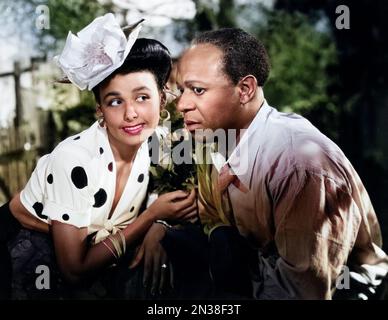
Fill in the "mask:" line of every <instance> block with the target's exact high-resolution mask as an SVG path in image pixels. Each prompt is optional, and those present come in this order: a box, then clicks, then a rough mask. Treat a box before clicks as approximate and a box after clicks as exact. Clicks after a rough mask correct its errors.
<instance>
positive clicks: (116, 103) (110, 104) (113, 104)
mask: <svg viewBox="0 0 388 320" xmlns="http://www.w3.org/2000/svg"><path fill="white" fill-rule="evenodd" d="M120 104H121V100H120V99H113V100H111V101H110V102H109V104H108V105H109V106H112V107H115V106H118V105H120Z"/></svg>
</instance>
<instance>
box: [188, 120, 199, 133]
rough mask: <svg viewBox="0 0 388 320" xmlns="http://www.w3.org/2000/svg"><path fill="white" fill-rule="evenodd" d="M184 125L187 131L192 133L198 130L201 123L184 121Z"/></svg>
mask: <svg viewBox="0 0 388 320" xmlns="http://www.w3.org/2000/svg"><path fill="white" fill-rule="evenodd" d="M185 125H186V128H187V130H189V131H194V130H195V129H198V128H200V127H201V123H200V122H198V121H194V120H185Z"/></svg>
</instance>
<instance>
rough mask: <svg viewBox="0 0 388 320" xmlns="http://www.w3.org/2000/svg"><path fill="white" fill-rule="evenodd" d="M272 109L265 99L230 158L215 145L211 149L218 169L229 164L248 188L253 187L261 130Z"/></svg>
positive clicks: (213, 160) (213, 161)
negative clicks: (253, 174) (254, 166)
mask: <svg viewBox="0 0 388 320" xmlns="http://www.w3.org/2000/svg"><path fill="white" fill-rule="evenodd" d="M272 111H273V108H271V107H270V106H269V105H268V103H267V101H266V100H264V102H263V104H262V106H261V107H260V109H259V111H258V112H257V114H256V115H255V117H254V118H253V120H252V122H251V123H250V125H249V126H248V128H247V129H246V131H245V132H244V133H243V136H242V137H241V140H240V142H239V144H238V145H237V146H236V148H235V149H234V150H233V151H232V153H231V155H230V157H229V159H228V160H226V159H225V157H224V156H223V155H222V154H221V153H220V152H218V151H217V150H215V147H214V146H213V150H211V151H210V155H211V159H212V163H213V164H214V166H215V167H216V169H217V171H218V172H220V170H221V168H222V167H223V166H224V165H225V164H229V166H230V168H231V169H232V171H233V173H234V174H235V175H236V176H237V177H238V179H239V180H240V181H241V183H242V184H243V185H244V186H245V187H246V188H248V189H250V188H251V184H252V181H251V177H252V170H253V165H254V162H255V158H256V154H257V152H258V149H259V147H260V144H261V140H260V132H261V131H262V130H263V128H264V123H265V122H266V121H267V119H268V116H269V114H270V113H271V112H272Z"/></svg>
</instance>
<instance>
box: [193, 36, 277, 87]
mask: <svg viewBox="0 0 388 320" xmlns="http://www.w3.org/2000/svg"><path fill="white" fill-rule="evenodd" d="M192 44H193V45H195V44H212V45H214V46H216V47H217V48H219V49H220V50H221V51H222V52H223V61H222V62H223V71H224V73H225V74H226V75H227V76H228V77H229V79H230V80H231V81H232V82H233V84H237V83H238V82H239V81H240V80H241V79H242V78H243V77H245V76H247V75H249V74H251V75H253V76H255V77H256V79H257V84H258V85H259V86H260V87H262V86H264V84H265V82H266V80H267V78H268V75H269V70H270V65H269V58H268V54H267V51H266V50H265V48H264V45H263V44H262V43H261V42H260V41H259V40H257V39H256V38H255V37H254V36H252V35H250V34H249V33H247V32H245V31H243V30H241V29H238V28H223V29H219V30H214V31H206V32H203V33H201V34H199V35H198V36H196V37H195V38H194V39H193V41H192Z"/></svg>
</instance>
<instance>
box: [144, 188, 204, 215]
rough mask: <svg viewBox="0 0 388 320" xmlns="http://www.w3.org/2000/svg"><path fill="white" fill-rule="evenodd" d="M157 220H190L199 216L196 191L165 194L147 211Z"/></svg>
mask: <svg viewBox="0 0 388 320" xmlns="http://www.w3.org/2000/svg"><path fill="white" fill-rule="evenodd" d="M147 211H149V213H150V214H152V215H153V216H154V218H155V220H156V219H165V220H169V219H170V220H182V219H183V220H190V219H192V218H193V217H195V216H196V214H197V201H196V195H195V190H192V191H191V192H190V193H189V194H188V193H187V192H184V191H180V190H179V191H174V192H169V193H165V194H163V195H161V196H159V197H158V199H157V200H155V202H154V203H153V204H152V205H151V206H150V207H149V208H148V209H147Z"/></svg>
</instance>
